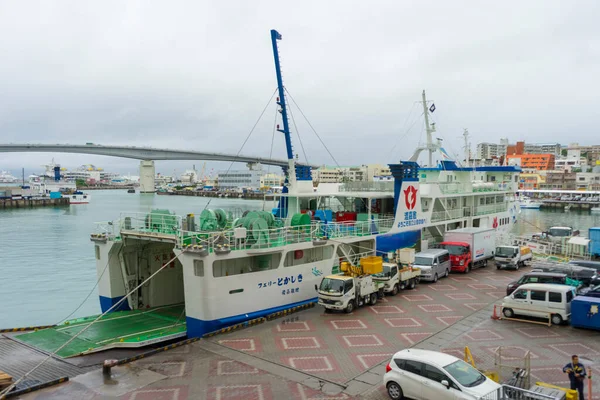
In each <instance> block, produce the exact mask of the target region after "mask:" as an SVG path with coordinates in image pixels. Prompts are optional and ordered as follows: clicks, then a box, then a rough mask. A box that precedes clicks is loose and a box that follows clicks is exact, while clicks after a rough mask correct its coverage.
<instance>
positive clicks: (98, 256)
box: [95, 245, 100, 260]
mask: <svg viewBox="0 0 600 400" xmlns="http://www.w3.org/2000/svg"><path fill="white" fill-rule="evenodd" d="M95 250H96V260H99V259H100V246H98V245H96V246H95Z"/></svg>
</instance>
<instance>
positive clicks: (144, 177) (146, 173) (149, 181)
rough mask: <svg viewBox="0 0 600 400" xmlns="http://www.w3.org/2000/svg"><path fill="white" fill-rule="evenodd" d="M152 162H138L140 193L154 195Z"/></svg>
mask: <svg viewBox="0 0 600 400" xmlns="http://www.w3.org/2000/svg"><path fill="white" fill-rule="evenodd" d="M155 176H156V174H155V172H154V161H152V160H143V161H141V162H140V193H154V192H155V190H154V177H155Z"/></svg>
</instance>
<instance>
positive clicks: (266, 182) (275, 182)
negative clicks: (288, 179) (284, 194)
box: [260, 173, 285, 190]
mask: <svg viewBox="0 0 600 400" xmlns="http://www.w3.org/2000/svg"><path fill="white" fill-rule="evenodd" d="M284 180H285V178H284V177H283V176H282V175H277V174H273V173H268V174H264V175H262V176H261V177H260V188H261V189H267V190H268V189H273V188H280V187H283V182H284Z"/></svg>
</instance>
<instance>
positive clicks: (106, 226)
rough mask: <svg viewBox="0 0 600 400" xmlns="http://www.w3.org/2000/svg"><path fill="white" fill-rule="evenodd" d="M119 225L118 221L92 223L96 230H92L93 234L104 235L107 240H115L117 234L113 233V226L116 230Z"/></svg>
mask: <svg viewBox="0 0 600 400" xmlns="http://www.w3.org/2000/svg"><path fill="white" fill-rule="evenodd" d="M119 223H120V222H119V220H116V221H102V222H94V225H96V229H94V232H93V233H94V234H96V235H98V234H99V235H104V236H106V237H108V238H109V239H112V238H115V237H116V236H118V232H115V226H116V227H117V228H118V227H119Z"/></svg>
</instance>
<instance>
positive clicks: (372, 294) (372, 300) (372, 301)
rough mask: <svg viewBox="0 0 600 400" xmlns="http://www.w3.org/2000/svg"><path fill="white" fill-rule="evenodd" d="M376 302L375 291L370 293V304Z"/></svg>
mask: <svg viewBox="0 0 600 400" xmlns="http://www.w3.org/2000/svg"><path fill="white" fill-rule="evenodd" d="M375 303H377V293H371V305H373V304H375Z"/></svg>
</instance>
